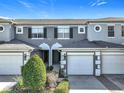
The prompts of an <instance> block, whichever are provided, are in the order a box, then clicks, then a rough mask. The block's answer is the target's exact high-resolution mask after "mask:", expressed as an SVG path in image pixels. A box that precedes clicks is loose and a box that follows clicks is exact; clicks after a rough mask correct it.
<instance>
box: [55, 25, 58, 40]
mask: <svg viewBox="0 0 124 93" xmlns="http://www.w3.org/2000/svg"><path fill="white" fill-rule="evenodd" d="M54 38H58V28H57V27H56V28H54Z"/></svg>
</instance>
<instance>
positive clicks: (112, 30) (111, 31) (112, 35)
mask: <svg viewBox="0 0 124 93" xmlns="http://www.w3.org/2000/svg"><path fill="white" fill-rule="evenodd" d="M114 36H115V33H114V26H108V37H114Z"/></svg>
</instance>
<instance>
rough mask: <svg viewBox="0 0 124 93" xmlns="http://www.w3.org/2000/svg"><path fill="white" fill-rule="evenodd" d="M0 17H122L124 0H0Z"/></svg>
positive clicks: (123, 14) (123, 15)
mask: <svg viewBox="0 0 124 93" xmlns="http://www.w3.org/2000/svg"><path fill="white" fill-rule="evenodd" d="M0 17H2V18H30V19H38V18H40V19H44V18H45V19H47V18H48V19H51V18H52V19H57V18H65V19H73V18H74V19H77V18H103V17H124V0H0Z"/></svg>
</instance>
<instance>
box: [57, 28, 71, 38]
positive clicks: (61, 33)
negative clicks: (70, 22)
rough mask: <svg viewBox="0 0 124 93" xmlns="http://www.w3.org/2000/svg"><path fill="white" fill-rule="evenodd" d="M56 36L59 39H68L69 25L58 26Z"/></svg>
mask: <svg viewBox="0 0 124 93" xmlns="http://www.w3.org/2000/svg"><path fill="white" fill-rule="evenodd" d="M58 38H59V39H69V38H70V34H69V27H58Z"/></svg>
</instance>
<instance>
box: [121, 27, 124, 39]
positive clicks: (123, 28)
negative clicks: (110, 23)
mask: <svg viewBox="0 0 124 93" xmlns="http://www.w3.org/2000/svg"><path fill="white" fill-rule="evenodd" d="M121 35H122V37H124V26H122V33H121Z"/></svg>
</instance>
